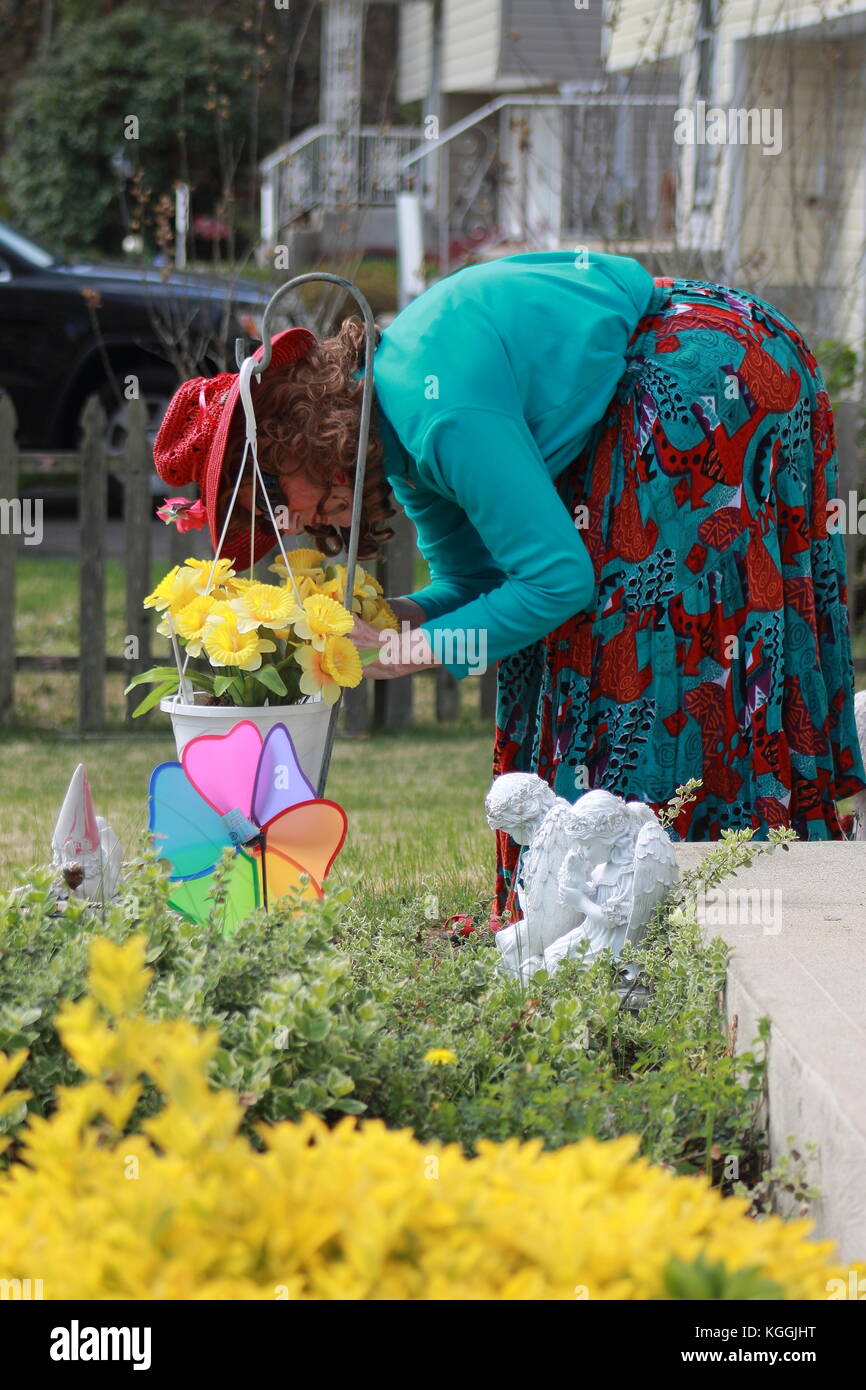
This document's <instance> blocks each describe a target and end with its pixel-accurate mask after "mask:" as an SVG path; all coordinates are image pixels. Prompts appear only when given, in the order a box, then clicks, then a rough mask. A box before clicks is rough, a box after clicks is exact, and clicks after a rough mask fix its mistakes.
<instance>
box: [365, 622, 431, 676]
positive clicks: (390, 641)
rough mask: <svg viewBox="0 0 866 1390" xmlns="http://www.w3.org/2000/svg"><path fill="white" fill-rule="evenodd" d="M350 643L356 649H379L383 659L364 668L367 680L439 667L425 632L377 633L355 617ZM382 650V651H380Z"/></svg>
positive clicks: (408, 674)
mask: <svg viewBox="0 0 866 1390" xmlns="http://www.w3.org/2000/svg"><path fill="white" fill-rule="evenodd" d="M349 640H350V641H351V642H354V644H355V646H356V647H359V648H361V649H362V650H363V648H365V647H366V648H369V647H378V648H379V649H380V651H382V656H381V657H380V658H379V659H378V660H376V661H371V662H370V664H369V665H368V666H365V667H364V676H365V677H366V679H367V680H394V678H395V677H396V676H411V675H413V674H414V672H416V671H425V670H427V669H428V668H429V667H430V666H440V665H441V662H439V661H436V660H435V658H434V656H433V649H432V647H431V646H430V643H429V642H428V640H427V634H426V633H425V632H418V631H410V630H409V629H408V628H405V627H404V628H403V629H402V631H401V632H394V631H392V630H388V631H386V632H380V631H379V630H378V628H375V627H373V626H372V625H371V624H370V623H365V622H364V621H363V619H362V618H358V617H356V618H355V626H354V627H353V628H352V631H351V632H350V633H349ZM383 648H384V649H383Z"/></svg>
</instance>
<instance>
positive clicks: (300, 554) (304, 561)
mask: <svg viewBox="0 0 866 1390" xmlns="http://www.w3.org/2000/svg"><path fill="white" fill-rule="evenodd" d="M286 553H287V555H288V557H289V564H290V566H291V569H292V574H293V575H294V576H295V578H296V579H299V578H300V576H301V575H302V574H304V575H315V574H317V573H320V572H321V565H322V561H323V560H324V558H325V557H324V555H323V554H322V552H321V550H313V549H312V548H310V547H309V546H307V547H305V548H303V549H301V550H289V551H287V552H286ZM268 569H269V570H271V571H272V573H273V574H278V575H279V576H280V578H281V579H288V577H289V574H288V570H287V569H286V562H285V560H284V559H283V557H282V555H280V556H279V558H278V559H276V560H275V561H274V563H273V564H272V565H268Z"/></svg>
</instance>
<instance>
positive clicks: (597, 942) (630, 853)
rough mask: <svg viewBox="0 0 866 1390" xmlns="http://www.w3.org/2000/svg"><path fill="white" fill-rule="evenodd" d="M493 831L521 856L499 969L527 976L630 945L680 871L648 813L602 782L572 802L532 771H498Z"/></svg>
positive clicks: (488, 803) (490, 804)
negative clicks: (521, 849) (515, 906)
mask: <svg viewBox="0 0 866 1390" xmlns="http://www.w3.org/2000/svg"><path fill="white" fill-rule="evenodd" d="M484 808H485V813H486V815H487V823H488V825H489V826H490V827H491V829H492V830H504V831H505V832H506V833H507V834H508V835H510V836H511V838H512V839H513V840H516V841H517V843H518V844H522V845H525V846H526V847H527V848H526V852H525V854H524V857H523V865H522V868H521V870H520V875H519V879H518V887H517V901H518V903H519V906H520V909H521V911H522V913H523V918H522V920H521V921H518V922H516V923H514V924H513V925H512V926H510V927H505V928H503V929H502V930H501V931H499V932H497V933H496V944H497V946H498V947H499V950H500V952H501V953H502V961H503V965H504V967H505V968H506V969H507V970H509V971H510V972H511V973H512V974H514V975H517V976H518V977H520V978H521V979H523V980H524V981H527V980H529V979H530V978H531V977H532V975H533V974H534V973H535V971H536V970H541V969H545V970H548V971H550V972H551V973H552V972H553V971H554V970H556V968H557V966H558V965H559V963H560V961H562V960H564V959H566V957H571V956H577V957H581V958H583V959H585V960H587V961H590V960H592V959H593V958H594V957H595V956H597V955H598V954H599V953H600V952H601V951H603V950H605V949H610V950H611V951H612V953H613V956H614V959H616V958H617V957H618V956H619V954H620V952H621V951H622V948H623V946H624V945H625V943H626V941H631V942H633V943H635V944H636V943H637V942H639V941H640V939H641V937H642V936H643V934H644V931H645V929H646V926H647V923H648V922H649V920H650V918H651V916H652V914H653V911H654V909H655V908H656V906H657V905H658V904H659V903H660V902H661V901H662V900H663V899H664V898H665V897H666V895H667V893H668V892H669V891H670V889H671V887H672V886H673V884H674V883H675V882H676V880H677V877H678V873H679V871H678V867H677V861H676V854H675V852H674V847H673V845H672V844H671V841H670V838H669V837H668V835H667V832H666V831H665V829H664V827H663V826H662V825H661V823H660V821H659V820H658V817H657V816H656V815H655V812H654V811H653V810H652V809H651V808H650V807H649V806H646V805H644V803H643V802H640V801H637V802H635V801H632V802H626V801H623V800H622V798H621V797H618V796H614V795H613V794H612V793H611V792H607V791H604V790H602V789H601V788H599V789H596V790H593V791H588V792H585V793H584V794H583V796H582V797H581V798H580V799H579V800H578V801H577V802H576V803H575V804H574V805H572V804H571V802H568V801H565V800H564V799H563V798H562V797H558V796H556V795H555V794H554V793H553V791H552V790H551V789H550V787H549V786H548V785H547V784H546V782H544V781H543V780H542V779H541V778H540V777H537V776H535V774H534V773H527V772H507V773H505V774H503V776H501V777H497V778H496V779H495V780H494V782H493V785H492V787H491V788H490V791H489V792H488V793H487V797H486V800H485V803H484Z"/></svg>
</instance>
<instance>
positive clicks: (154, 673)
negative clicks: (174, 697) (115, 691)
mask: <svg viewBox="0 0 866 1390" xmlns="http://www.w3.org/2000/svg"><path fill="white" fill-rule="evenodd" d="M168 680H173V681H174V683H175V685H177V668H176V667H174V666H151V668H150V670H149V671H142V672H141V673H140V675H137V676H133V678H132V680H131V681H130V682H129V685H128V686H127V687H126V689H125V690H124V692H123V693H124V695H128V694H129V692H130V690H134V689H135V687H136V686H137V685H150V684H151V683H152V682H153V681H160V682H162V681H168Z"/></svg>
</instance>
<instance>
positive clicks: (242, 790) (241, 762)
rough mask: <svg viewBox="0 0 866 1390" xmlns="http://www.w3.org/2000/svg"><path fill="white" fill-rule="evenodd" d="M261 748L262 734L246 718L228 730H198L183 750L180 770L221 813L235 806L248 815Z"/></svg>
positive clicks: (224, 813) (234, 808)
mask: <svg viewBox="0 0 866 1390" xmlns="http://www.w3.org/2000/svg"><path fill="white" fill-rule="evenodd" d="M261 751H262V736H261V734H260V733H259V730H258V729H257V728H256V726H255V724H253V723H252V722H251V721H250V720H249V719H242V720H240V721H239V722H238V723H237V724H235V726H234V728H232V729H229V731H228V733H227V734H201V735H200V736H199V737H198V738H193V739H190V741H189V743H188V744H187V745H186V747H185V748H184V750H183V753H182V755H181V762H182V763H183V770H184V772H185V773H186V775H187V777H188V778H189V780H190V782H191V783H192V785H193V786H194V787H195V789H196V791H197V792H199V794H200V795H201V796H203V797H204V799H205V801H207V802H209V803H210V805H211V806H213V808H214V810H215V811H218V812H219V814H220V815H221V816H224V815H226V813H227V812H228V811H234V810H238V811H240V812H241V813H242V814H243V815H245V816H247V817H249V816H250V814H251V811H252V804H253V787H254V786H255V782H256V772H257V769H258V765H259V757H260V755H261Z"/></svg>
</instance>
